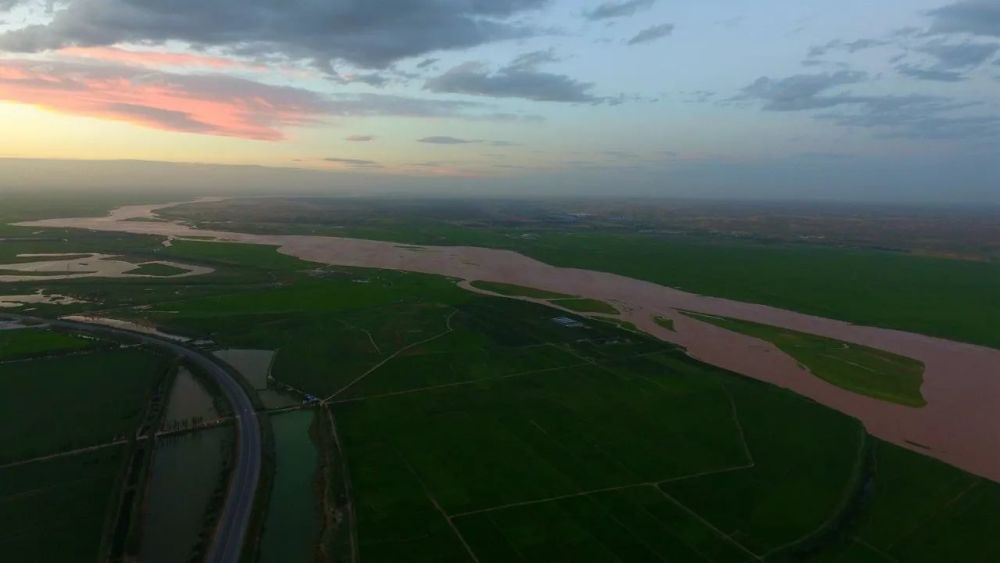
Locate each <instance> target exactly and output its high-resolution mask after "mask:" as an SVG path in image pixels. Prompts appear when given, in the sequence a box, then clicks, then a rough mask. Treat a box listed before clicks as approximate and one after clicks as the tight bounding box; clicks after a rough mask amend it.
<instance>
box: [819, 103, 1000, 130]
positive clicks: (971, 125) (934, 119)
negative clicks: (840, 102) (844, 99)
mask: <svg viewBox="0 0 1000 563" xmlns="http://www.w3.org/2000/svg"><path fill="white" fill-rule="evenodd" d="M968 108H970V105H969V104H960V103H955V102H952V101H949V100H947V99H945V98H940V97H934V96H884V97H870V98H868V99H866V100H864V101H863V105H862V106H861V111H858V112H856V113H831V114H825V115H819V116H817V117H819V118H820V119H828V120H831V121H833V122H834V123H836V124H837V125H840V126H844V127H862V128H870V129H874V130H876V132H877V133H878V134H879V135H880V136H883V137H903V138H912V139H929V140H942V139H945V140H951V139H958V140H963V141H970V140H974V139H981V140H987V139H995V138H997V137H1000V117H997V116H992V115H970V114H968V113H965V114H962V113H960V112H961V111H962V110H965V109H968Z"/></svg>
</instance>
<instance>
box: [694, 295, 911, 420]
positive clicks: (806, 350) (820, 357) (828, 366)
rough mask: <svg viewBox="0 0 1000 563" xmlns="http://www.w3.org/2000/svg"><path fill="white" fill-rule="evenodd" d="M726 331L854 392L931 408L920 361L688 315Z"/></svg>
mask: <svg viewBox="0 0 1000 563" xmlns="http://www.w3.org/2000/svg"><path fill="white" fill-rule="evenodd" d="M686 314H687V315H688V316H690V317H693V318H696V319H698V320H702V321H705V322H708V323H711V324H714V325H717V326H721V327H722V328H725V329H728V330H732V331H734V332H739V333H741V334H746V335H748V336H753V337H754V338H760V339H761V340H766V341H768V342H771V343H772V344H774V345H775V346H777V347H778V348H779V349H780V350H781V351H782V352H784V353H786V354H788V355H789V356H791V357H793V358H795V360H796V361H797V362H799V363H800V364H802V365H803V366H805V367H806V368H807V369H808V370H809V371H810V372H811V373H812V374H813V375H815V376H816V377H819V378H820V379H823V380H824V381H827V382H829V383H832V384H834V385H836V386H838V387H842V388H844V389H847V390H849V391H854V392H855V393H860V394H862V395H867V396H869V397H874V398H876V399H881V400H883V401H889V402H893V403H898V404H901V405H907V406H911V407H922V406H924V405H926V404H927V401H926V400H924V397H923V395H921V393H920V386H921V385H922V384H923V381H924V378H923V374H924V365H923V364H922V363H920V362H919V361H917V360H913V359H910V358H907V357H905V356H900V355H898V354H892V353H890V352H885V351H883V350H877V349H875V348H869V347H868V346H860V345H858V344H850V343H847V342H843V341H841V340H834V339H832V338H824V337H821V336H815V335H812V334H806V333H802V332H796V331H793V330H786V329H782V328H778V327H773V326H769V325H763V324H759V323H753V322H748V321H740V320H736V319H727V318H722V317H713V316H709V315H699V314H695V313H686Z"/></svg>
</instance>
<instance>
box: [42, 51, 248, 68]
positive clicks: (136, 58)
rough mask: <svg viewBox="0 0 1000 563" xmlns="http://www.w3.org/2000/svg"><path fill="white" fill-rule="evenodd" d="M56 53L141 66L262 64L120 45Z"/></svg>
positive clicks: (238, 66)
mask: <svg viewBox="0 0 1000 563" xmlns="http://www.w3.org/2000/svg"><path fill="white" fill-rule="evenodd" d="M58 53H59V54H60V55H64V56H67V57H73V58H79V59H94V60H101V61H109V62H116V63H124V64H130V65H142V66H177V67H200V68H214V69H234V68H244V69H254V70H262V69H264V68H265V67H264V66H262V65H255V64H250V63H247V62H244V61H240V60H237V59H231V58H227V57H217V56H210V55H196V54H192V53H176V52H167V51H134V50H130V49H122V48H120V47H65V48H63V49H59V51H58Z"/></svg>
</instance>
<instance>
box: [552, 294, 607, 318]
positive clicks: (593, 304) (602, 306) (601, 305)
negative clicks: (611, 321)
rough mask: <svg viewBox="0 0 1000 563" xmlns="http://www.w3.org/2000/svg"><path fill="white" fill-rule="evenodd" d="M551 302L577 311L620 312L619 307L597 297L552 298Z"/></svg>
mask: <svg viewBox="0 0 1000 563" xmlns="http://www.w3.org/2000/svg"><path fill="white" fill-rule="evenodd" d="M551 302H552V303H554V304H556V305H559V306H560V307H565V308H567V309H569V310H571V311H576V312H577V313H603V314H605V315H614V314H616V313H618V310H617V309H615V308H614V307H612V306H611V305H608V304H607V303H605V302H603V301H598V300H597V299H584V298H579V299H552V300H551Z"/></svg>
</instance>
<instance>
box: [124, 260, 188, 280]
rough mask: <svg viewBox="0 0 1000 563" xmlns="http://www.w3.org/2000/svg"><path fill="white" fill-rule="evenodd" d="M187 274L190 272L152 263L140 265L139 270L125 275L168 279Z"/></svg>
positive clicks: (136, 269)
mask: <svg viewBox="0 0 1000 563" xmlns="http://www.w3.org/2000/svg"><path fill="white" fill-rule="evenodd" d="M187 272H188V270H184V269H181V268H177V267H175V266H171V265H169V264H159V263H156V262H150V263H148V264H139V266H138V267H137V268H135V269H132V270H129V271H127V272H125V273H126V274H129V275H132V276H156V277H168V276H176V275H179V274H184V273H187Z"/></svg>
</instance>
